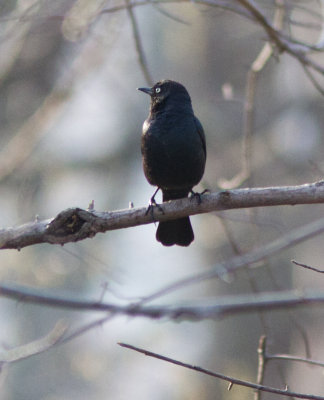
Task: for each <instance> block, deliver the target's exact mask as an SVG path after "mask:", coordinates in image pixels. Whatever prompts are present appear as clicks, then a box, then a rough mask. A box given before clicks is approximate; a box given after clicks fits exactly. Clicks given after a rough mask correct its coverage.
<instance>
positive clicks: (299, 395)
mask: <svg viewBox="0 0 324 400" xmlns="http://www.w3.org/2000/svg"><path fill="white" fill-rule="evenodd" d="M118 344H119V346H121V347H125V348H126V349H130V350H134V351H137V352H139V353H142V354H144V355H145V356H149V357H153V358H157V359H158V360H162V361H166V362H168V363H171V364H175V365H178V366H180V367H183V368H187V369H191V370H193V371H196V372H201V373H202V374H205V375H209V376H213V377H214V378H219V379H222V380H224V381H227V382H230V383H231V384H235V385H240V386H245V387H248V388H251V389H256V390H262V391H264V392H268V393H274V394H281V395H284V396H289V397H296V398H298V399H312V400H324V397H322V396H316V395H313V394H304V393H298V392H292V391H290V390H287V389H284V390H282V389H276V388H272V387H269V386H264V385H259V384H257V383H252V382H248V381H243V380H241V379H237V378H233V377H230V376H228V375H224V374H220V373H218V372H213V371H210V370H208V369H205V368H202V367H198V366H195V365H191V364H187V363H184V362H182V361H178V360H175V359H173V358H169V357H166V356H163V355H161V354H157V353H153V352H151V351H148V350H144V349H140V348H139V347H135V346H132V345H130V344H126V343H118Z"/></svg>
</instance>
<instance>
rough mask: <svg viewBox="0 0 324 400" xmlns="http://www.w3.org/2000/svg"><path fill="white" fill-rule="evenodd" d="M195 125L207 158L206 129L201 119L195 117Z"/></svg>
mask: <svg viewBox="0 0 324 400" xmlns="http://www.w3.org/2000/svg"><path fill="white" fill-rule="evenodd" d="M195 124H196V128H197V132H198V134H199V136H200V139H201V142H202V145H203V149H204V153H205V157H206V154H207V152H206V137H205V132H204V128H203V127H202V125H201V123H200V121H199V119H198V118H197V117H195Z"/></svg>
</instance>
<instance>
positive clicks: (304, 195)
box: [0, 181, 324, 250]
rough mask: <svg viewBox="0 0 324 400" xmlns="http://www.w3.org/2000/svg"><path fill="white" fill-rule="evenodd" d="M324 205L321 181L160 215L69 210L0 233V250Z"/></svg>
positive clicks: (226, 195)
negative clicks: (228, 214) (235, 213)
mask: <svg viewBox="0 0 324 400" xmlns="http://www.w3.org/2000/svg"><path fill="white" fill-rule="evenodd" d="M319 203H324V181H320V182H315V183H311V184H305V185H300V186H282V187H268V188H247V189H236V190H225V191H220V192H215V193H211V194H204V195H202V196H201V203H199V201H198V199H197V198H196V197H193V198H186V199H180V200H173V201H169V202H167V203H163V213H162V212H161V211H159V209H158V208H157V207H154V218H153V217H152V215H151V213H147V208H146V207H140V208H130V209H125V210H119V211H111V212H110V211H108V212H98V211H94V210H89V211H86V210H83V209H80V208H69V209H67V210H64V211H62V212H60V213H59V214H58V215H57V216H56V217H54V218H52V219H47V220H42V221H38V220H36V221H34V222H29V223H27V224H24V225H21V226H18V227H12V228H5V229H1V230H0V249H18V250H19V249H21V248H23V247H26V246H30V245H33V244H37V243H51V244H61V245H63V244H65V243H69V242H77V241H79V240H83V239H86V238H92V237H93V236H95V235H96V234H97V233H100V232H101V233H103V232H106V231H110V230H115V229H121V228H130V227H134V226H138V225H144V224H149V223H152V222H154V221H167V220H171V219H176V218H179V217H184V216H188V215H195V214H202V213H208V212H212V211H220V210H229V209H239V208H251V207H268V206H280V205H297V204H319Z"/></svg>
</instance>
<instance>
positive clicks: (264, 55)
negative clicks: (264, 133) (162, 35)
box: [220, 0, 284, 189]
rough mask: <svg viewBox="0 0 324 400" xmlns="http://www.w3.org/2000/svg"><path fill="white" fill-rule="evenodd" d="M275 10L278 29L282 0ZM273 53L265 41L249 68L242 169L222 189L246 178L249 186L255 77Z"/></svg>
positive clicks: (240, 182)
mask: <svg viewBox="0 0 324 400" xmlns="http://www.w3.org/2000/svg"><path fill="white" fill-rule="evenodd" d="M276 5H277V8H276V11H275V15H274V21H273V25H274V27H275V28H276V29H280V28H281V27H282V24H283V17H284V4H283V0H276ZM272 54H273V46H272V45H271V44H270V42H267V43H266V44H265V45H264V46H263V48H262V50H261V51H260V53H259V54H258V56H257V58H256V59H255V60H254V62H253V63H252V65H251V67H250V70H249V72H248V74H247V84H246V93H245V101H244V115H243V140H242V169H241V171H240V172H239V173H238V174H237V175H236V176H234V177H233V178H232V179H231V180H228V181H227V180H221V182H220V186H221V187H222V188H224V189H232V188H234V187H238V186H240V185H241V184H242V183H243V182H245V181H246V180H249V182H248V185H249V186H251V181H252V173H251V158H252V153H253V149H252V137H253V127H254V126H253V125H254V99H255V88H256V79H257V76H258V74H259V72H261V71H262V70H263V68H264V67H265V65H266V64H267V62H268V61H269V59H270V58H271V56H272Z"/></svg>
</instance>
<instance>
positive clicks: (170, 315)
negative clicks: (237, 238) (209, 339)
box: [0, 284, 324, 321]
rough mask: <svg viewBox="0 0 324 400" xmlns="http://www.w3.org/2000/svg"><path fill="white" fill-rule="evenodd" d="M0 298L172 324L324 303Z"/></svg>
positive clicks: (35, 293)
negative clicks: (154, 302)
mask: <svg viewBox="0 0 324 400" xmlns="http://www.w3.org/2000/svg"><path fill="white" fill-rule="evenodd" d="M0 296H1V297H7V298H10V299H15V300H18V301H20V302H23V303H32V304H39V305H42V306H49V307H56V308H62V309H70V310H73V311H96V312H105V313H107V312H109V313H112V314H114V315H127V316H130V317H145V318H149V319H161V318H167V319H170V320H174V321H200V320H204V319H209V318H224V317H228V316H232V315H236V314H243V313H251V312H256V311H271V310H278V309H280V310H282V309H286V308H296V307H300V306H310V305H315V304H322V303H324V292H323V291H311V290H308V291H307V290H304V291H298V290H287V291H281V292H268V293H260V294H252V295H251V294H246V295H237V296H223V297H221V298H219V299H212V300H210V299H209V300H205V301H201V302H197V301H196V302H195V303H194V304H189V303H186V304H185V305H161V306H159V305H154V306H153V305H152V306H147V305H143V304H142V303H143V302H142V303H131V304H128V305H118V304H113V303H104V302H102V303H101V302H100V303H99V302H98V301H91V300H83V299H78V298H71V297H70V296H60V295H57V294H55V295H50V294H48V293H44V291H40V290H37V289H32V288H27V287H21V286H14V285H12V284H11V285H5V284H2V285H0Z"/></svg>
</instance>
